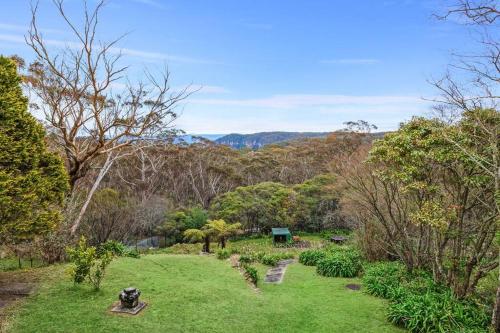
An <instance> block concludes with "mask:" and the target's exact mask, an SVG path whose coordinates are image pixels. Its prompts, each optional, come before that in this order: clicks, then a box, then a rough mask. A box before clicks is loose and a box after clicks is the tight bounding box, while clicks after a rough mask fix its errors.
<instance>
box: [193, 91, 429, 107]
mask: <svg viewBox="0 0 500 333" xmlns="http://www.w3.org/2000/svg"><path fill="white" fill-rule="evenodd" d="M190 103H195V104H203V105H223V106H240V107H259V108H273V109H295V108H308V107H328V106H338V105H363V106H367V105H388V104H422V103H424V101H423V100H422V99H421V98H420V97H416V96H390V95H388V96H385V95H382V96H381V95H378V96H348V95H315V94H296V95H274V96H271V97H268V98H260V99H193V100H191V101H190Z"/></svg>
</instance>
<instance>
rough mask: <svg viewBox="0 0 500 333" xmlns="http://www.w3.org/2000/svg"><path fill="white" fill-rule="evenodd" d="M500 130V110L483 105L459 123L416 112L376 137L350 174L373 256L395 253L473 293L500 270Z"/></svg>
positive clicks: (364, 240) (463, 293)
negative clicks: (499, 238)
mask: <svg viewBox="0 0 500 333" xmlns="http://www.w3.org/2000/svg"><path fill="white" fill-rule="evenodd" d="M498 128H500V113H499V112H498V111H497V110H493V109H475V110H469V111H467V112H463V113H462V114H461V118H460V119H459V121H457V122H454V123H451V124H449V123H446V122H445V121H443V120H440V119H425V118H417V117H416V118H414V119H412V120H411V121H409V122H408V123H405V124H402V126H401V127H400V129H399V130H398V131H396V132H392V133H388V134H386V135H385V137H384V138H383V139H381V140H377V141H375V142H374V144H373V147H372V149H371V151H370V153H369V158H368V160H367V161H366V163H360V164H358V165H357V166H355V167H354V168H351V170H348V171H347V172H346V174H345V176H346V177H345V178H344V179H345V181H346V183H347V185H348V186H349V195H348V196H347V198H346V199H345V201H346V203H347V204H346V205H345V206H347V207H351V208H352V210H351V211H350V213H351V214H352V215H354V216H357V218H358V220H359V221H360V222H361V229H360V230H361V233H362V234H364V235H361V237H359V239H360V241H361V244H362V247H361V248H362V249H363V250H364V251H365V252H366V254H367V255H366V256H367V258H369V259H379V260H380V259H385V257H386V256H387V255H388V254H390V256H392V257H393V258H398V259H400V260H402V262H403V263H404V264H405V266H406V267H407V269H408V270H410V271H412V270H428V271H431V272H432V275H433V277H434V279H435V280H436V282H438V283H442V284H445V285H447V286H449V287H450V288H452V290H453V293H454V294H455V295H456V296H457V297H458V298H463V297H468V296H470V295H472V294H473V293H474V291H475V288H476V286H477V284H478V281H479V280H480V279H482V278H483V277H484V276H486V275H487V274H488V272H490V271H492V270H494V269H495V268H497V267H498V251H499V249H498V244H497V243H496V242H495V234H496V230H497V228H498V216H499V215H498V214H499V210H498V208H497V207H498V206H497V204H496V200H498V199H495V197H497V198H498V181H497V178H496V177H495V175H496V174H497V173H498V167H494V168H491V169H490V167H491V166H493V165H496V163H498V149H499V147H500V146H499V142H498V138H499V136H498V134H495V133H497V131H498ZM478 161H481V163H484V165H482V164H481V163H479V164H478ZM495 184H496V185H495Z"/></svg>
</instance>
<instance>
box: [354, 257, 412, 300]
mask: <svg viewBox="0 0 500 333" xmlns="http://www.w3.org/2000/svg"><path fill="white" fill-rule="evenodd" d="M405 273H406V269H405V267H404V266H403V265H402V264H401V263H399V262H379V263H376V264H371V265H368V266H367V267H366V268H365V274H364V276H363V283H364V285H365V287H366V290H367V291H368V292H369V293H370V294H372V295H375V296H379V297H383V298H389V299H391V298H394V297H395V294H394V290H395V289H396V288H397V287H398V286H399V285H400V284H401V282H402V281H403V278H404V275H405Z"/></svg>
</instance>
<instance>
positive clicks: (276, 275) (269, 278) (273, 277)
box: [264, 259, 294, 283]
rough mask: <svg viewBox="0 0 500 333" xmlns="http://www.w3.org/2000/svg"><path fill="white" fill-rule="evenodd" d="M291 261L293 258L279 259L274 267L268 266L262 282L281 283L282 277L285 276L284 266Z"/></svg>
mask: <svg viewBox="0 0 500 333" xmlns="http://www.w3.org/2000/svg"><path fill="white" fill-rule="evenodd" d="M293 262H294V260H293V259H287V260H280V261H279V262H278V264H277V265H276V267H273V268H270V269H269V270H268V271H267V273H266V277H265V278H264V282H267V283H281V282H282V281H283V277H284V276H285V271H286V267H287V266H288V265H290V264H291V263H293Z"/></svg>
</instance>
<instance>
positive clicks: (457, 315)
mask: <svg viewBox="0 0 500 333" xmlns="http://www.w3.org/2000/svg"><path fill="white" fill-rule="evenodd" d="M363 282H364V285H365V287H366V290H367V291H368V292H369V293H370V294H372V295H375V296H380V297H384V298H387V299H389V300H391V303H390V305H389V314H388V318H389V320H390V321H391V322H392V323H394V324H396V325H399V326H403V327H405V328H407V329H408V330H409V331H411V332H482V331H484V329H485V327H487V325H488V322H489V320H488V316H487V315H486V313H485V312H484V311H483V310H481V309H480V308H479V307H478V306H477V305H476V304H474V303H472V302H464V301H460V300H458V299H456V298H455V297H454V296H453V295H452V293H451V291H450V289H449V288H446V287H444V286H441V285H439V284H436V283H435V282H434V281H433V279H432V277H431V276H430V275H429V274H428V273H427V272H418V271H417V272H414V273H412V274H410V273H408V272H407V271H406V269H405V268H404V266H403V265H402V264H401V263H399V262H380V263H376V264H370V265H367V267H365V275H364V277H363Z"/></svg>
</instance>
